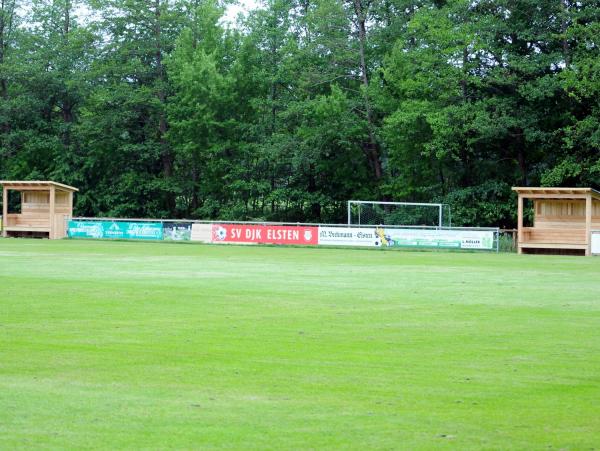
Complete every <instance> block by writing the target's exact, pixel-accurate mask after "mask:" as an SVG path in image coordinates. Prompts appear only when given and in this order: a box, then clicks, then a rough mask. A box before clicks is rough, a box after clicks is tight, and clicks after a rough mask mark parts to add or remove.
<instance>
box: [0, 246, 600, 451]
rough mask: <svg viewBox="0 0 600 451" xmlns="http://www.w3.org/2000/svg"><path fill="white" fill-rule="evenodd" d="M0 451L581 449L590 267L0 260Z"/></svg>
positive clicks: (591, 376) (466, 260)
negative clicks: (128, 450)
mask: <svg viewBox="0 0 600 451" xmlns="http://www.w3.org/2000/svg"><path fill="white" fill-rule="evenodd" d="M0 296H1V297H0V448H2V449H15V448H53V449H67V448H69V449H84V448H104V449H123V448H151V449H164V448H188V449H189V448H211V447H213V448H221V447H223V448H253V449H309V448H313V449H314V448H348V449H433V448H447V449H481V448H490V449H528V450H530V449H548V448H550V447H551V448H556V449H560V448H565V449H590V448H594V447H598V446H599V444H600V415H599V412H600V410H599V409H600V258H576V257H538V256H517V255H509V254H500V255H496V254H475V253H434V252H400V251H380V250H351V249H310V248H282V247H279V248H278V247H252V246H246V247H244V246H208V245H181V244H165V243H133V242H100V241H54V242H52V241H37V240H6V239H5V240H0Z"/></svg>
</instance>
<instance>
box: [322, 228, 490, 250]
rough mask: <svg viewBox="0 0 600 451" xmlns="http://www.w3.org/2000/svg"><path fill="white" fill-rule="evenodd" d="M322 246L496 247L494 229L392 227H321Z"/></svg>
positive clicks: (488, 248)
mask: <svg viewBox="0 0 600 451" xmlns="http://www.w3.org/2000/svg"><path fill="white" fill-rule="evenodd" d="M319 244H320V245H334V246H374V247H377V246H384V247H429V248H439V249H442V248H445V249H487V250H492V249H493V248H494V232H493V231H492V230H489V231H488V230H435V229H400V228H396V229H395V228H388V227H385V228H383V227H373V228H370V227H326V226H325V227H324V226H320V227H319Z"/></svg>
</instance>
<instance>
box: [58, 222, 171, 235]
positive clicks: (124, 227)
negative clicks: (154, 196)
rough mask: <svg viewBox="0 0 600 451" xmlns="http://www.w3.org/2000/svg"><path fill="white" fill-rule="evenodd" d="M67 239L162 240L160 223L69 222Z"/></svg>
mask: <svg viewBox="0 0 600 451" xmlns="http://www.w3.org/2000/svg"><path fill="white" fill-rule="evenodd" d="M67 235H68V236H69V238H112V239H125V240H162V238H163V227H162V223H160V222H127V221H69V228H68V231H67Z"/></svg>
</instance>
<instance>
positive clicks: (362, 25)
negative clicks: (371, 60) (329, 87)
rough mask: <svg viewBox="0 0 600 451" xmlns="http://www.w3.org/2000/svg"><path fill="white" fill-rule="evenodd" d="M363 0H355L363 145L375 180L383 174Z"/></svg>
mask: <svg viewBox="0 0 600 451" xmlns="http://www.w3.org/2000/svg"><path fill="white" fill-rule="evenodd" d="M361 1H362V0H353V2H354V3H353V4H354V12H355V14H356V24H357V26H358V48H359V56H360V72H361V80H362V84H363V101H364V104H365V105H364V106H365V111H366V116H367V129H368V134H369V141H368V142H367V143H365V144H364V145H363V151H364V152H365V154H366V155H367V159H368V160H369V163H370V165H371V169H372V170H373V175H374V176H375V180H379V179H380V178H381V176H382V175H383V171H382V166H381V158H380V155H379V145H378V144H377V139H376V138H375V126H374V123H373V122H374V121H373V111H372V108H371V100H370V98H369V76H368V73H367V63H366V58H365V45H366V40H367V28H366V14H365V11H364V8H363V5H362V3H361Z"/></svg>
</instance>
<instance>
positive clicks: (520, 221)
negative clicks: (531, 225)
mask: <svg viewBox="0 0 600 451" xmlns="http://www.w3.org/2000/svg"><path fill="white" fill-rule="evenodd" d="M522 241H523V195H522V194H521V193H519V201H518V205H517V250H518V253H519V254H522V253H523V250H522V249H521V242H522Z"/></svg>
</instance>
